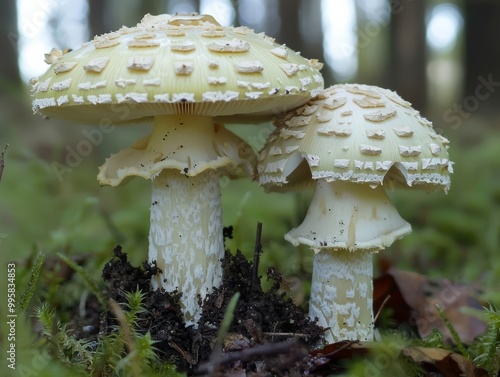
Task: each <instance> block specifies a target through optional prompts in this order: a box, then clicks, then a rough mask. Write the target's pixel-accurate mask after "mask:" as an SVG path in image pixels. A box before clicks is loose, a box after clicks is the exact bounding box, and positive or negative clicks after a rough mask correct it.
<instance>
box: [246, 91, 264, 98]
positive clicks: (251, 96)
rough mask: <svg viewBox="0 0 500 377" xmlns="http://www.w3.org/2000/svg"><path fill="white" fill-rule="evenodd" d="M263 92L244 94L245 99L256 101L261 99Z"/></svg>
mask: <svg viewBox="0 0 500 377" xmlns="http://www.w3.org/2000/svg"><path fill="white" fill-rule="evenodd" d="M263 94H264V92H246V93H245V97H246V98H250V99H257V98H259V97H262V95H263Z"/></svg>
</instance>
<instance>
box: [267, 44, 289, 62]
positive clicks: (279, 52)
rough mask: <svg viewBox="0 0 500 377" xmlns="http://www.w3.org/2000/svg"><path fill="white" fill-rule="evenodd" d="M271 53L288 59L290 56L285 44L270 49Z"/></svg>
mask: <svg viewBox="0 0 500 377" xmlns="http://www.w3.org/2000/svg"><path fill="white" fill-rule="evenodd" d="M270 52H271V54H273V55H275V56H277V57H279V58H282V59H286V58H287V57H288V51H287V49H286V47H285V45H283V46H281V47H276V48H273V49H272V50H270Z"/></svg>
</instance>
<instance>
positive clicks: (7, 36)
mask: <svg viewBox="0 0 500 377" xmlns="http://www.w3.org/2000/svg"><path fill="white" fill-rule="evenodd" d="M0 25H1V26H0V27H1V30H2V31H1V36H0V49H1V50H0V51H3V54H2V59H0V86H1V87H2V88H7V87H11V86H17V85H19V84H20V82H21V79H20V75H19V68H18V65H17V57H18V40H19V33H18V30H17V9H16V2H15V1H7V2H5V3H3V7H2V11H1V12H0ZM2 91H3V90H2Z"/></svg>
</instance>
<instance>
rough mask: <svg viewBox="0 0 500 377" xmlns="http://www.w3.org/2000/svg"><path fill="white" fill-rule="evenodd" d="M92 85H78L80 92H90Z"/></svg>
mask: <svg viewBox="0 0 500 377" xmlns="http://www.w3.org/2000/svg"><path fill="white" fill-rule="evenodd" d="M91 87H92V84H91V83H90V82H82V83H80V84H78V90H90V89H91Z"/></svg>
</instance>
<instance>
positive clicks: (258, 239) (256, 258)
mask: <svg viewBox="0 0 500 377" xmlns="http://www.w3.org/2000/svg"><path fill="white" fill-rule="evenodd" d="M260 253H262V223H261V222H257V232H256V234H255V248H254V251H253V271H252V272H253V276H252V280H253V282H254V283H257V282H258V281H259V263H260Z"/></svg>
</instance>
